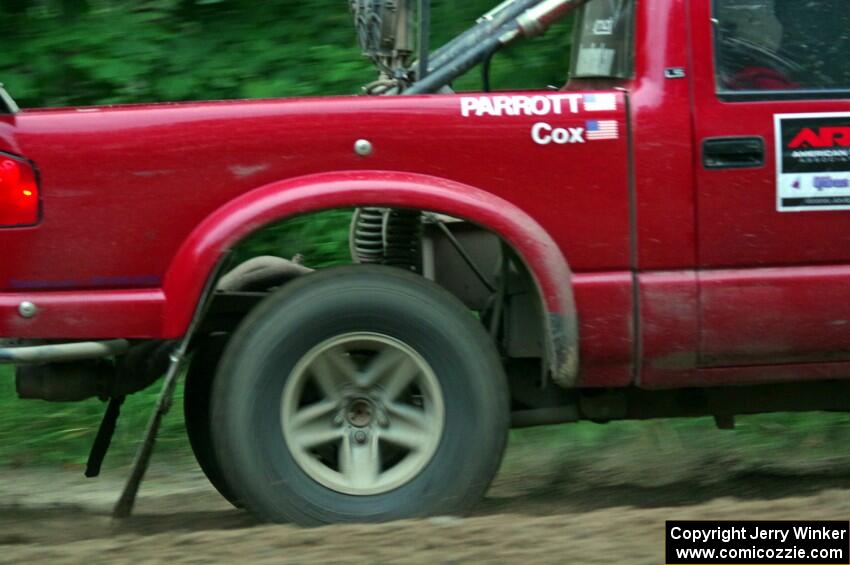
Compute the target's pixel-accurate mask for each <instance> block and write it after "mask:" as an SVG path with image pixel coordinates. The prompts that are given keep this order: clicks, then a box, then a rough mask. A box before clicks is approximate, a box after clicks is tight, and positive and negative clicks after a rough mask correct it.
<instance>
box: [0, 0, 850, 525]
mask: <svg viewBox="0 0 850 565" xmlns="http://www.w3.org/2000/svg"><path fill="white" fill-rule="evenodd" d="M361 4H363V3H361ZM517 7H519V8H517ZM357 9H359V10H366V9H367V8H366V7H364V6H362V5H361V6H359V7H358V8H357ZM555 16H568V17H572V18H574V21H575V28H574V30H575V31H574V38H573V43H572V44H573V46H574V47H573V52H572V56H571V62H570V70H569V79H568V81H567V82H566V85H565V86H564V87H563V88H560V89H542V90H537V91H525V92H498V93H492V92H475V93H469V92H467V93H454V92H452V91H451V90H450V89H449V88H448V84H449V83H450V79H451V78H453V77H454V76H457V74H459V73H460V72H462V71H464V70H466V69H467V68H469V67H470V66H472V65H473V64H475V63H477V62H480V61H482V60H485V59H487V58H489V56H491V55H492V54H493V52H494V51H495V50H496V49H497V48H498V46H499V44H500V42H504V41H505V38H506V37H509V36H510V37H513V36H519V35H529V34H531V33H534V32H536V31H539V30H540V29H542V28H543V27H545V25H546V24H547V23H549V21H550V20H551V19H554V17H555ZM848 29H850V8H848V6H847V5H846V3H845V2H842V1H840V0H825V1H822V2H818V3H812V2H778V1H777V2H773V1H770V0H714V1H713V2H708V1H703V0H591V1H590V2H582V1H577V0H560V1H553V0H544V1H543V2H540V1H539V0H538V1H536V2H533V1H532V2H529V1H528V0H525V1H522V0H516V1H509V2H507V3H505V4H504V5H502V6H500V7H499V8H497V9H496V10H495V11H494V12H493V13H491V14H488V15H487V16H485V17H484V18H482V20H481V21H480V22H479V24H478V25H477V26H476V27H475V28H473V30H479V31H477V32H476V33H479V32H480V31H481V30H485V31H487V32H488V34H489V35H487V34H484V35H481V34H479V35H474V34H473V36H466V44H465V45H463V44H462V43H463V42H461V43H460V44H457V43H456V44H454V45H449V46H448V47H447V49H444V50H443V51H437V52H435V53H434V54H433V55H432V56H431V59H430V63H429V62H428V61H427V60H426V61H424V62H423V60H422V59H423V55H426V54H427V51H423V52H422V54H420V59H419V61H418V64H419V67H420V74H418V75H416V73H415V68H414V67H415V66H416V64H414V63H410V69H408V72H407V73H406V74H405V73H397V72H394V73H389V72H387V68H386V65H384V68H383V69H382V70H383V74H382V79H381V80H380V81H379V82H378V83H377V85H373V87H372V90H376V89H377V90H380V91H382V92H384V93H391V91H395V92H397V93H399V94H404V95H403V96H361V97H329V98H311V99H290V100H259V101H232V102H208V103H182V104H155V105H145V106H111V107H101V108H60V109H44V110H25V111H16V109H15V108H14V104H13V103H12V102H11V100H10V99H9V98H8V97H6V96H4V98H3V100H4V104H5V110H6V111H5V113H4V114H3V115H0V152H2V153H0V224H2V228H0V249H2V250H3V260H2V261H0V335H2V336H8V338H9V339H8V340H6V343H5V345H4V346H3V347H2V348H0V361H3V362H6V363H14V364H16V365H18V369H17V385H18V390H19V393H20V394H21V396H22V397H25V398H41V399H46V400H59V401H67V400H79V399H82V398H88V397H93V396H99V397H101V398H103V399H104V400H107V399H108V400H110V409H109V410H108V411H107V418H106V419H105V421H107V420H109V419H110V413H112V416H111V418H112V420H113V424H114V417H115V416H117V408H118V406H119V405H120V401H121V399H123V397H124V396H126V395H127V394H129V393H132V392H133V391H135V390H138V389H140V388H143V387H145V386H148V385H149V384H151V383H152V382H153V381H154V380H156V379H157V378H159V377H161V376H162V374H163V373H167V375H166V383H167V384H168V386H171V385H173V381H174V378H175V376H176V374H177V372H178V369H179V367H180V366H181V363H183V361H184V360H185V361H186V362H187V363H188V364H189V371H188V377H187V383H186V395H185V396H186V414H187V426H188V428H189V435H190V438H191V440H192V444H193V447H194V448H195V451H196V454H197V455H198V459H199V461H200V463H201V465H202V467H203V468H204V470H205V471H206V472H207V474H208V476H209V477H210V478H211V480H212V481H213V483H214V484H215V485H216V486H217V487H218V488H219V490H220V491H221V492H222V493H223V494H224V495H225V496H227V497H228V498H229V499H230V500H231V501H233V502H234V503H235V504H237V505H240V506H244V507H245V508H247V509H248V510H250V511H251V512H253V513H255V514H256V515H258V516H260V517H262V518H266V519H270V520H293V521H297V522H299V523H304V524H318V523H326V522H333V521H350V520H387V519H394V518H402V517H409V516H417V515H424V514H439V513H443V514H446V513H456V512H461V511H463V510H465V509H467V508H469V507H470V506H471V505H472V504H474V503H475V502H476V501H477V500H478V499H479V498H480V497H481V496H482V495H483V493H484V492H485V490H486V489H487V487H488V485H489V483H490V481H491V479H492V477H493V476H494V474H495V472H496V470H497V468H498V466H499V462H500V459H501V456H502V452H503V450H504V447H505V442H506V438H507V432H508V429H509V427H510V426H511V425H513V426H529V425H538V424H551V423H559V422H571V421H578V420H592V421H598V422H606V421H610V420H615V419H626V418H631V419H642V418H656V417H673V416H713V417H714V418H715V419H716V421H717V423H718V426H719V427H731V426H733V425H734V417H735V416H736V415H738V414H748V413H755V412H768V411H795V410H847V409H848V408H850V381H848V380H846V379H847V377H850V58H848V57H847V53H850V33H848V31H847V30H848ZM494 30H495V31H497V32H499V33H493V31H494ZM503 32H505V33H503ZM508 32H509V33H508ZM470 37H472V41H470V40H469V39H470ZM494 38H495V39H494ZM396 39H398V38H396ZM458 45H460V47H462V49H460V48H458ZM458 53H460V54H461V55H458ZM376 60H378V61H379V62H383V63H386V60H387V59H386V58H384V59H381V57H379V56H376ZM408 62H409V61H408ZM485 63H486V61H485ZM339 208H345V209H352V210H353V214H352V216H353V217H352V224H351V252H352V264H351V265H348V266H341V267H333V268H329V269H322V270H318V271H317V272H313V271H312V270H311V269H310V268H309V257H307V258H306V265H302V264H300V263H299V262H298V261H288V260H286V259H284V258H278V257H257V258H254V259H251V260H250V261H248V262H247V263H243V264H240V265H234V264H232V261H231V260H230V259H229V255H228V250H230V249H232V248H233V247H234V246H236V245H237V244H238V243H239V242H240V241H242V240H244V239H245V238H246V237H248V236H249V235H251V234H253V233H254V232H256V231H257V230H260V229H261V228H263V227H265V226H268V225H270V224H272V223H275V222H279V221H283V220H286V219H288V218H292V217H295V216H301V215H305V214H311V213H315V212H319V211H322V210H327V209H339ZM225 273H226V274H225ZM222 275H223V276H222ZM168 386H166V389H167V388H168ZM166 392H167V391H166ZM163 399H164V401H163V404H164V405H165V406H164V407H167V394H164V395H163ZM108 427H109V426H105V428H107V430H106V431H105V432H104V435H105V436H108ZM153 427H155V426H153ZM102 431H103V430H102ZM22 433H26V432H25V431H22ZM99 439H101V438H99ZM100 448H101V449H100V450H101V451H102V448H103V445H102V442H101V446H100ZM100 458H102V454H101V455H100ZM95 459H98V457H95Z"/></svg>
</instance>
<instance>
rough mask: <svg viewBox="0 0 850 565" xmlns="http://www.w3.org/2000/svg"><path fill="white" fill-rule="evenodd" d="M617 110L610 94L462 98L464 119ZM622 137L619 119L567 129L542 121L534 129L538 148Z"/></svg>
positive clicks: (532, 129) (568, 93) (614, 99)
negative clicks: (540, 146)
mask: <svg viewBox="0 0 850 565" xmlns="http://www.w3.org/2000/svg"><path fill="white" fill-rule="evenodd" d="M616 110H617V95H616V94H613V93H608V92H604V93H599V94H580V93H573V92H563V93H557V94H538V95H529V96H527V95H496V96H462V97H461V98H460V114H461V116H463V117H464V118H482V117H497V118H501V117H515V116H535V117H537V116H539V117H542V116H562V115H571V114H580V113H582V112H590V113H593V112H613V111H616ZM619 137H620V129H619V123H618V122H617V120H584V121H583V122H579V123H577V124H569V125H567V126H557V125H552V124H550V123H547V122H542V121H540V122H536V123H535V124H534V125H533V126H532V127H531V139H532V141H534V143H537V144H538V145H549V144H555V145H567V144H576V143H585V142H587V141H598V140H606V139H619Z"/></svg>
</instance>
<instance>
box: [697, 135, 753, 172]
mask: <svg viewBox="0 0 850 565" xmlns="http://www.w3.org/2000/svg"><path fill="white" fill-rule="evenodd" d="M702 164H703V166H704V167H705V168H706V169H743V168H750V167H762V166H764V139H762V138H760V137H713V138H710V139H705V140H703V142H702Z"/></svg>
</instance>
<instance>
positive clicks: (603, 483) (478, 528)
mask: <svg viewBox="0 0 850 565" xmlns="http://www.w3.org/2000/svg"><path fill="white" fill-rule="evenodd" d="M652 455H654V454H652ZM647 460H650V461H654V463H653V464H648V463H645V462H642V463H639V464H637V465H636V466H635V465H634V464H631V465H630V464H624V465H618V466H614V465H612V464H611V462H610V461H608V462H602V463H600V465H602V466H599V467H596V468H589V467H587V466H584V467H582V466H575V465H572V464H570V463H565V462H564V458H563V457H559V458H554V457H553V458H550V459H548V460H546V459H545V458H543V460H540V459H538V460H534V461H533V462H531V461H529V460H528V458H526V457H525V456H524V454H522V453H517V452H516V451H515V450H514V452H512V453H511V454H509V457H508V461H507V462H506V465H505V467H504V470H503V472H502V473H501V474H500V476H499V478H498V479H497V481H496V483H495V484H494V486H493V488H492V489H491V492H490V494H489V495H488V497H487V499H486V500H485V501H484V502H483V504H482V505H481V507H480V508H479V509H478V510H477V511H476V513H475V514H474V515H472V516H468V517H464V518H456V517H437V518H431V519H428V520H419V521H408V522H399V523H392V524H382V525H369V526H363V525H356V526H332V527H326V528H317V529H300V528H297V527H294V526H286V525H284V526H269V525H261V524H256V523H254V522H253V521H252V520H251V519H250V518H249V517H248V516H246V515H245V514H244V513H242V512H240V511H237V510H234V509H232V508H230V507H228V505H227V504H226V503H225V502H223V501H222V499H221V498H220V497H219V496H218V495H217V494H216V493H215V492H214V491H213V490H212V489H211V488H210V487H209V486H208V485H207V483H206V481H205V479H204V478H203V477H202V476H200V474H199V473H198V472H197V471H196V470H194V469H193V468H192V467H190V466H188V465H186V464H179V465H175V464H173V463H171V464H169V463H168V462H164V461H162V458H160V460H159V461H158V462H157V464H156V465H155V466H154V468H153V469H152V472H151V474H150V480H149V481H148V482H147V483H146V484H145V486H144V489H143V492H142V498H141V499H140V503H139V506H138V511H137V514H136V516H135V517H134V518H132V519H130V520H129V521H126V522H124V523H121V524H115V523H112V522H111V521H110V519H109V518H108V512H109V508H110V505H111V504H112V502H114V499H115V497H116V495H117V493H118V491H119V489H120V486H121V482H122V479H123V471H121V470H118V471H112V472H110V473H108V474H107V475H106V476H105V477H104V478H102V479H100V480H99V481H97V482H86V481H85V480H84V479H82V478H81V477H80V475H79V473H77V472H73V473H72V472H70V471H63V472H56V471H30V470H26V471H25V470H15V471H2V472H0V562H2V563H25V562H29V563H31V562H37V561H42V560H43V561H46V562H47V561H49V562H50V563H107V562H108V563H123V562H126V563H139V562H152V561H167V562H170V563H207V562H225V561H226V562H240V563H277V562H282V561H287V562H295V563H298V562H314V561H315V562H325V563H351V562H360V563H373V562H393V563H451V562H468V561H473V560H474V561H491V562H515V561H521V562H522V563H523V564H524V565H525V564H528V563H549V562H561V563H583V564H590V563H629V564H642V563H652V564H656V565H657V564H659V563H663V559H662V548H663V531H664V530H663V527H664V521H665V520H667V519H688V518H690V519H734V518H738V519H742V518H743V519H804V518H807V519H838V520H847V519H848V518H850V473H847V474H846V476H843V475H842V472H841V471H840V470H839V471H838V472H836V471H835V467H834V466H833V467H827V469H831V470H828V471H827V472H824V471H823V469H821V470H820V471H817V472H816V473H812V472H808V471H807V472H801V473H792V474H790V475H783V474H782V473H777V472H776V470H771V471H770V472H768V471H765V470H752V469H750V470H746V471H741V470H740V469H738V470H735V469H731V470H730V466H729V465H728V464H726V463H725V462H718V461H704V462H702V463H700V464H699V465H697V466H696V467H695V466H694V464H693V462H691V463H689V464H688V465H685V467H687V469H686V470H685V471H682V466H681V465H679V464H678V463H677V461H675V460H666V461H660V460H658V458H657V457H653V458H650V459H647ZM624 461H625V459H621V460H620V462H621V463H623V462H624ZM614 468H617V469H618V470H617V471H616V472H615V471H612V469H614ZM624 469H626V471H623V470H624ZM677 469H678V470H679V471H681V472H678V473H677V472H675V471H676V470H677Z"/></svg>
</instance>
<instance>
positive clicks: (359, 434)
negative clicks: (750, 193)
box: [354, 430, 369, 443]
mask: <svg viewBox="0 0 850 565" xmlns="http://www.w3.org/2000/svg"><path fill="white" fill-rule="evenodd" d="M367 439H369V437H368V436H367V435H366V432H364V431H363V430H358V431H356V432H354V441H356V442H357V443H366V440H367Z"/></svg>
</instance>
